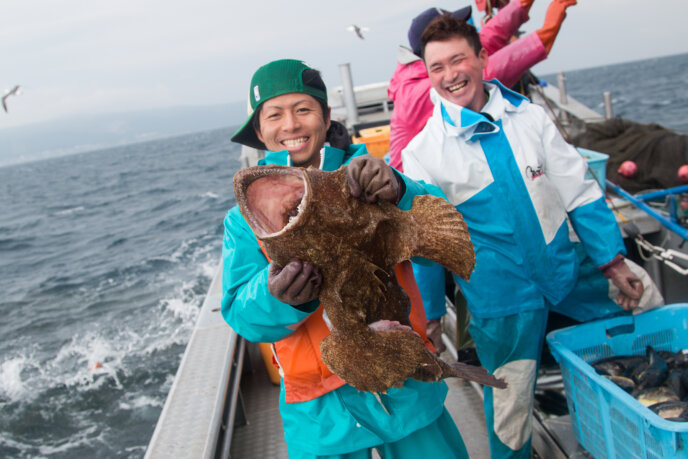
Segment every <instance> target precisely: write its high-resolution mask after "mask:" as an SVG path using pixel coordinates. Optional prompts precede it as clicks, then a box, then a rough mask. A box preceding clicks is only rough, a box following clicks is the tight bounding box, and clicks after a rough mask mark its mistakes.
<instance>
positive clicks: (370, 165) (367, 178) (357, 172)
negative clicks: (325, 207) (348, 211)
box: [346, 155, 404, 204]
mask: <svg viewBox="0 0 688 459" xmlns="http://www.w3.org/2000/svg"><path fill="white" fill-rule="evenodd" d="M346 178H347V181H348V182H349V189H350V190H351V196H353V197H355V198H359V199H361V200H363V201H366V202H369V203H374V202H378V201H390V202H392V203H394V204H397V203H398V202H399V201H400V200H401V196H402V195H403V194H404V193H403V192H404V189H403V182H402V181H401V180H400V179H399V178H398V177H397V175H396V174H395V173H394V171H393V170H392V168H391V167H389V166H388V165H387V164H386V163H385V161H384V160H382V159H380V158H376V157H374V156H370V155H364V156H358V157H356V158H354V159H352V160H351V162H350V163H349V165H348V166H347V169H346ZM400 182H401V183H400Z"/></svg>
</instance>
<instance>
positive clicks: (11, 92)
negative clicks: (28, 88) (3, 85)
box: [2, 85, 21, 113]
mask: <svg viewBox="0 0 688 459" xmlns="http://www.w3.org/2000/svg"><path fill="white" fill-rule="evenodd" d="M20 88H21V86H19V85H16V86H15V87H14V88H12V89H10V90H9V91H5V95H4V96H2V108H3V109H4V110H5V113H7V98H8V97H9V96H18V95H19V94H21V93H20V92H19V89H20Z"/></svg>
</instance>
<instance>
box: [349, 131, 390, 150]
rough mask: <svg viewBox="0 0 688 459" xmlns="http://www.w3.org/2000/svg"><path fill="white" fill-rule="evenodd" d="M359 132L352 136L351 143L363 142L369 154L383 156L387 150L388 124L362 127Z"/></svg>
mask: <svg viewBox="0 0 688 459" xmlns="http://www.w3.org/2000/svg"><path fill="white" fill-rule="evenodd" d="M360 134H361V135H360V136H359V137H354V138H353V143H356V144H358V143H364V144H365V145H366V149H367V150H368V153H370V154H371V155H373V156H377V157H378V158H384V156H385V155H386V154H387V153H388V152H389V125H385V126H379V127H374V128H368V129H362V130H361V131H360Z"/></svg>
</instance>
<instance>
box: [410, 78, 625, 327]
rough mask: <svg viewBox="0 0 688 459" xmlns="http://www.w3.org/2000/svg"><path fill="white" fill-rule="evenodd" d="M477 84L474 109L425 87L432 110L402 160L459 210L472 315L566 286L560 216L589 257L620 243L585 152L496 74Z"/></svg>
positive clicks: (573, 273)
mask: <svg viewBox="0 0 688 459" xmlns="http://www.w3.org/2000/svg"><path fill="white" fill-rule="evenodd" d="M484 86H485V90H486V91H487V92H488V95H489V98H488V101H487V103H486V104H485V107H484V108H483V111H482V112H481V113H476V112H474V111H472V110H469V109H466V108H463V107H460V106H458V105H455V104H453V103H451V102H449V101H447V100H446V99H443V98H442V97H441V96H440V95H439V94H438V93H437V92H436V91H435V90H434V89H433V90H431V91H430V97H431V99H432V101H433V103H434V104H435V108H434V111H433V114H432V117H431V118H430V119H429V120H428V122H427V124H426V125H425V128H424V129H423V130H422V131H421V132H420V134H418V135H417V136H416V137H415V138H414V139H413V140H412V141H411V142H410V143H409V145H408V146H407V148H406V149H404V150H403V152H402V159H403V164H404V173H405V174H406V175H407V176H408V177H410V178H413V179H415V180H422V181H425V182H426V183H429V184H433V185H437V186H439V187H440V188H441V189H442V191H443V192H444V193H445V195H446V196H447V199H448V200H449V202H450V203H452V204H453V205H454V206H456V209H457V210H459V211H460V212H461V213H462V214H463V218H464V220H465V221H466V224H467V225H468V231H469V232H470V235H471V241H472V242H473V245H474V248H475V252H476V267H475V271H474V272H473V274H472V276H471V278H470V280H469V281H468V282H466V281H463V280H459V283H460V286H461V288H462V290H463V293H464V295H465V297H466V300H467V301H468V305H469V309H470V311H471V314H473V315H474V316H476V317H480V318H490V317H501V316H505V315H509V314H514V313H517V312H520V311H526V310H533V309H539V308H543V307H545V302H546V301H549V302H550V303H553V304H556V303H558V302H559V301H561V300H562V299H563V298H564V297H565V296H566V295H567V294H568V293H569V292H570V291H571V289H572V288H573V286H574V284H575V282H576V278H577V269H578V264H577V260H576V253H575V250H574V247H573V243H572V242H571V240H570V239H569V228H568V225H567V219H568V220H569V221H570V222H571V225H572V226H573V229H574V230H575V232H576V233H577V235H578V237H579V238H580V240H581V241H582V242H583V245H584V247H585V250H586V252H587V253H588V255H589V256H590V258H591V259H592V260H593V262H594V263H595V264H596V265H597V266H601V265H603V264H605V263H608V262H609V261H611V260H612V259H613V258H614V257H615V256H616V255H617V254H619V253H625V249H624V245H623V239H622V238H621V233H620V231H619V228H618V226H617V224H616V220H615V218H614V215H613V214H612V212H611V211H610V210H609V208H608V207H607V205H606V203H605V199H604V196H603V194H602V192H601V189H600V187H599V185H598V184H597V182H596V181H594V180H589V179H586V178H585V172H586V164H585V161H584V159H583V158H582V157H581V156H580V154H579V153H578V152H577V151H576V149H575V148H573V147H572V146H571V145H569V144H568V143H566V141H564V139H563V138H562V136H561V135H560V134H559V132H558V131H557V129H556V127H555V125H554V124H553V123H552V121H551V120H550V119H549V118H548V117H547V115H546V113H545V112H544V110H543V109H542V108H541V107H539V106H537V105H534V104H531V103H530V102H529V101H528V100H527V99H526V98H524V97H523V96H521V95H519V94H516V93H514V92H512V91H510V90H508V89H506V88H505V87H503V86H502V85H501V84H500V83H499V82H497V81H496V80H493V81H491V82H485V83H484ZM420 283H421V282H420V280H419V284H420ZM424 298H425V295H424ZM426 307H427V306H426Z"/></svg>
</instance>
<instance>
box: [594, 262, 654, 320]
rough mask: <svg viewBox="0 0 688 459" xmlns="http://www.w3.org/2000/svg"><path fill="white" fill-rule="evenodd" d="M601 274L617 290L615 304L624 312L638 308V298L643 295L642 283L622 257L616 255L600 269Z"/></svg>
mask: <svg viewBox="0 0 688 459" xmlns="http://www.w3.org/2000/svg"><path fill="white" fill-rule="evenodd" d="M600 270H601V271H602V274H603V275H604V277H606V278H607V279H610V280H611V281H612V283H613V284H614V285H615V286H616V287H617V288H618V289H619V295H618V296H617V297H616V302H617V303H618V304H619V306H621V307H622V308H623V309H624V310H626V311H628V310H629V309H635V308H636V307H638V302H639V300H640V297H641V296H642V295H643V290H644V289H643V283H642V281H641V280H640V278H638V276H636V275H635V274H633V272H632V271H631V270H630V269H629V268H628V266H627V265H626V262H625V261H624V257H623V255H617V256H616V257H614V259H613V260H612V261H610V262H609V263H607V264H606V265H604V266H601V267H600Z"/></svg>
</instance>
